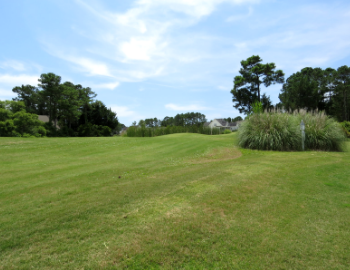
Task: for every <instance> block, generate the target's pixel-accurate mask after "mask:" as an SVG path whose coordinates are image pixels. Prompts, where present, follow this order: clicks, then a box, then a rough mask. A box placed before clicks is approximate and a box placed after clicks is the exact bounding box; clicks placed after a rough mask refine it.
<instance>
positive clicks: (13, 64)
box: [0, 60, 26, 71]
mask: <svg viewBox="0 0 350 270" xmlns="http://www.w3.org/2000/svg"><path fill="white" fill-rule="evenodd" d="M0 67H1V68H3V69H9V68H10V69H14V70H16V71H25V70H26V68H25V65H24V64H23V63H22V62H19V61H16V60H7V61H4V62H1V63H0Z"/></svg>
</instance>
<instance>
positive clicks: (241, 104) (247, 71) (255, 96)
mask: <svg viewBox="0 0 350 270" xmlns="http://www.w3.org/2000/svg"><path fill="white" fill-rule="evenodd" d="M262 61H263V60H262V59H261V58H260V56H259V55H253V56H251V57H249V58H247V59H246V60H242V61H241V66H242V67H241V69H240V70H239V73H240V74H241V75H239V76H236V77H235V78H234V87H233V89H232V90H231V94H232V95H233V98H232V101H233V102H234V103H235V104H234V107H235V108H236V109H238V110H239V111H240V113H245V114H248V113H249V112H251V109H252V104H253V103H254V102H255V101H259V102H260V101H261V94H260V93H261V85H264V86H265V87H268V86H270V85H271V84H275V83H283V82H284V73H283V71H282V70H276V65H275V64H274V63H267V64H262V63H261V62H262Z"/></svg>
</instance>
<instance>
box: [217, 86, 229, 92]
mask: <svg viewBox="0 0 350 270" xmlns="http://www.w3.org/2000/svg"><path fill="white" fill-rule="evenodd" d="M218 89H219V90H221V91H227V92H230V91H231V89H232V86H223V85H219V86H218Z"/></svg>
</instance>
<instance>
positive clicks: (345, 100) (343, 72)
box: [335, 66, 350, 121]
mask: <svg viewBox="0 0 350 270" xmlns="http://www.w3.org/2000/svg"><path fill="white" fill-rule="evenodd" d="M335 84H336V90H335V91H336V93H337V94H338V95H339V96H340V97H341V99H342V106H341V107H342V111H343V121H349V115H350V110H349V105H348V104H349V98H350V67H348V66H341V67H339V68H338V69H337V73H336V78H335Z"/></svg>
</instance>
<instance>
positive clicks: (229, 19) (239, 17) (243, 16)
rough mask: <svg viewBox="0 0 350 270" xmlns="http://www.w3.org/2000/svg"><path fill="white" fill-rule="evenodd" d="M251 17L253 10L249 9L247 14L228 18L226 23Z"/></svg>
mask: <svg viewBox="0 0 350 270" xmlns="http://www.w3.org/2000/svg"><path fill="white" fill-rule="evenodd" d="M252 15H253V8H252V7H249V11H248V14H243V15H235V16H230V17H228V18H227V19H226V21H227V22H236V21H240V20H244V19H247V18H249V17H250V16H252Z"/></svg>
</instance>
